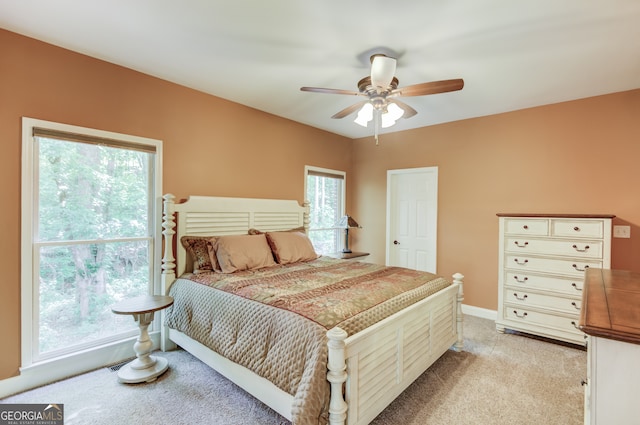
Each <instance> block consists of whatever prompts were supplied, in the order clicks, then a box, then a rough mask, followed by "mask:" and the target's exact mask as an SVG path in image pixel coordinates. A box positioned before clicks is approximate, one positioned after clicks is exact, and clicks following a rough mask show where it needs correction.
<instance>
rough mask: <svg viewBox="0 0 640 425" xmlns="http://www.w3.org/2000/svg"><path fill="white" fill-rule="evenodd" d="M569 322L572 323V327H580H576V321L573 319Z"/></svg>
mask: <svg viewBox="0 0 640 425" xmlns="http://www.w3.org/2000/svg"><path fill="white" fill-rule="evenodd" d="M571 324H572V325H573V327H574V328H576V329H578V330H580V328H579V327H578V324H577V323H576V321H575V320H572V321H571Z"/></svg>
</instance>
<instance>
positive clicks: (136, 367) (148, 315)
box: [111, 295, 173, 384]
mask: <svg viewBox="0 0 640 425" xmlns="http://www.w3.org/2000/svg"><path fill="white" fill-rule="evenodd" d="M171 304H173V298H172V297H168V296H163V295H143V296H141V297H136V298H130V299H127V300H122V301H120V302H119V303H116V304H114V305H112V306H111V311H112V312H114V313H115V314H130V315H132V316H133V319H134V320H135V321H136V323H137V324H138V327H140V335H139V336H138V339H137V341H136V342H135V344H133V350H134V351H135V352H136V357H137V358H136V359H134V360H133V361H131V362H129V363H127V364H126V365H124V366H122V367H121V368H120V370H119V371H118V381H119V382H122V383H126V384H135V383H139V382H151V381H155V380H156V379H157V378H158V376H160V375H162V374H163V373H164V372H165V371H166V370H167V369H168V368H169V365H168V363H167V359H165V358H162V357H158V358H156V357H154V356H151V355H150V354H149V353H151V348H152V347H153V343H152V342H151V339H150V338H149V332H148V329H147V328H148V327H149V324H151V322H152V321H153V316H154V313H155V312H156V311H158V310H162V309H163V308H167V307H169V306H170V305H171Z"/></svg>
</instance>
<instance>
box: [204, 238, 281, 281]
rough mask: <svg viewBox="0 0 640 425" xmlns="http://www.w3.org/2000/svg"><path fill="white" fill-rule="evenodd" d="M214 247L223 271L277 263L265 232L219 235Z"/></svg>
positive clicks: (255, 267)
mask: <svg viewBox="0 0 640 425" xmlns="http://www.w3.org/2000/svg"><path fill="white" fill-rule="evenodd" d="M213 249H214V251H215V253H216V258H217V259H218V264H219V266H220V270H221V271H222V273H233V272H236V271H240V270H253V269H260V268H263V267H272V266H275V265H276V262H275V261H274V260H273V254H272V253H271V248H270V247H269V244H268V243H267V237H266V235H264V234H261V235H229V236H219V237H218V238H217V239H216V241H215V243H213Z"/></svg>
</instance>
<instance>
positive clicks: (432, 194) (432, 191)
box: [386, 167, 438, 273]
mask: <svg viewBox="0 0 640 425" xmlns="http://www.w3.org/2000/svg"><path fill="white" fill-rule="evenodd" d="M437 213H438V167H427V168H412V169H406V170H389V171H388V172H387V251H386V254H387V257H386V258H387V261H386V262H387V265H390V266H400V267H407V268H410V269H416V270H423V271H428V272H431V273H435V272H436V243H437V225H438V214H437Z"/></svg>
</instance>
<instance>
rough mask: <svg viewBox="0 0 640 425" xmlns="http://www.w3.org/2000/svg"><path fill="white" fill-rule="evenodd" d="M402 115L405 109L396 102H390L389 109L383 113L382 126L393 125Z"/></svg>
mask: <svg viewBox="0 0 640 425" xmlns="http://www.w3.org/2000/svg"><path fill="white" fill-rule="evenodd" d="M402 115H404V111H403V110H402V109H401V108H400V107H399V106H398V105H396V104H395V103H389V106H387V111H386V112H385V113H384V114H382V123H381V126H382V128H387V127H391V126H392V125H394V124H395V123H396V121H398V120H399V119H400V118H401V117H402Z"/></svg>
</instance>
